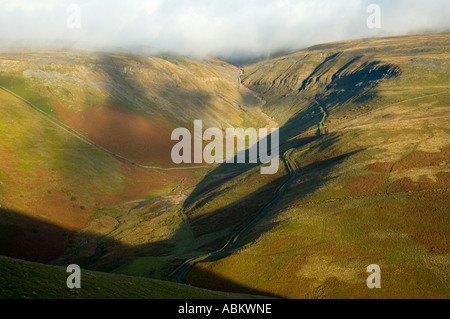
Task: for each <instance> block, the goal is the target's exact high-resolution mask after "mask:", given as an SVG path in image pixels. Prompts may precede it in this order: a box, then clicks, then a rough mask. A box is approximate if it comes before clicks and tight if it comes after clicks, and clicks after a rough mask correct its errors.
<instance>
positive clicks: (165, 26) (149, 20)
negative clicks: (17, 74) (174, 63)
mask: <svg viewBox="0 0 450 319" xmlns="http://www.w3.org/2000/svg"><path fill="white" fill-rule="evenodd" d="M371 3H375V4H378V5H380V7H381V22H382V25H381V28H380V29H369V28H368V27H367V25H366V20H367V18H368V16H369V13H367V12H366V9H367V6H368V5H369V4H371ZM70 4H76V5H79V7H80V9H81V11H80V23H81V25H80V26H81V28H79V29H78V28H73V29H70V28H68V27H67V19H68V18H69V16H70V14H71V12H68V11H67V9H68V7H69V5H70ZM448 12H450V2H449V1H448V0H428V1H426V0H397V1H391V0H379V1H374V0H373V1H368V0H297V1H296V0H245V1H243V0H226V1H224V0H203V1H202V0H145V1H138V0H127V1H117V0H96V1H94V0H79V1H74V0H72V1H66V0H40V1H36V0H0V38H1V39H2V41H3V42H4V43H14V42H17V43H58V42H64V43H70V44H71V45H73V46H77V47H91V48H102V47H103V48H112V47H115V48H118V47H121V48H130V50H132V49H133V48H136V50H137V48H147V49H148V50H153V51H154V52H163V51H164V52H166V51H170V52H175V53H179V54H190V55H221V56H227V55H233V54H236V53H241V54H247V55H250V56H251V55H264V54H270V53H273V52H276V51H278V50H293V49H299V48H303V47H306V46H309V45H313V44H318V43H323V42H329V41H338V40H345V39H354V38H362V37H373V36H389V35H401V34H410V33H420V32H424V31H427V32H439V31H446V30H449V29H450V20H449V19H448ZM27 41H31V42H27Z"/></svg>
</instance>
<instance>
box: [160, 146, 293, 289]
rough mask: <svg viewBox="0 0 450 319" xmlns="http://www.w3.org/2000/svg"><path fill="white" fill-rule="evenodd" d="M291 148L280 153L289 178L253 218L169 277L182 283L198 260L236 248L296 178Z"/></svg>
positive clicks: (185, 263) (223, 255)
mask: <svg viewBox="0 0 450 319" xmlns="http://www.w3.org/2000/svg"><path fill="white" fill-rule="evenodd" d="M292 151H293V149H290V150H288V151H286V152H285V153H284V154H283V155H282V159H283V162H284V163H285V165H286V168H287V169H288V171H289V176H290V177H289V179H288V180H287V181H286V182H285V183H283V184H282V185H281V186H279V187H278V189H277V190H276V192H275V195H274V197H273V198H272V199H271V200H270V201H269V202H267V203H266V204H265V205H264V206H263V207H261V208H260V209H259V210H258V212H257V213H256V214H255V216H254V217H253V219H252V220H251V221H250V222H249V223H248V224H247V225H246V226H244V227H243V228H241V229H240V230H239V231H237V232H236V233H235V234H234V235H233V236H232V237H231V238H230V240H229V241H228V242H227V243H226V244H225V245H224V246H223V247H222V248H220V249H218V250H216V251H213V252H210V253H208V254H206V255H203V256H200V257H196V258H192V259H189V260H187V261H185V262H184V263H183V264H182V265H181V266H180V267H178V268H177V269H175V271H173V272H172V273H171V274H170V275H169V277H173V276H175V275H176V276H177V277H176V279H177V282H178V283H184V282H183V276H184V275H185V274H186V273H187V272H188V271H189V270H190V269H192V268H193V267H194V266H195V265H196V264H198V263H200V262H204V261H207V260H208V259H217V258H223V257H225V256H227V254H229V253H230V252H231V251H233V250H234V249H236V248H237V247H238V245H239V244H240V243H241V241H242V240H243V238H244V237H245V235H247V233H248V232H249V231H250V230H251V229H252V228H253V227H254V226H255V225H256V224H257V223H258V222H259V221H260V220H261V219H262V218H264V216H266V215H267V214H268V213H269V211H270V210H271V208H272V207H273V206H275V205H276V204H277V203H278V202H279V201H280V200H281V199H282V198H283V196H284V195H285V193H286V190H287V188H288V187H289V186H290V185H291V184H292V183H293V182H294V181H295V179H297V177H298V175H299V173H298V167H297V165H296V163H295V161H294V160H293V159H292V158H291V157H290V156H291V153H292Z"/></svg>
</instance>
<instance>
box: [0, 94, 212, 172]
mask: <svg viewBox="0 0 450 319" xmlns="http://www.w3.org/2000/svg"><path fill="white" fill-rule="evenodd" d="M0 89H2V90H3V91H5V92H7V93H9V94H11V95H13V96H14V97H16V98H18V99H19V100H21V101H23V102H25V103H26V104H27V105H29V106H30V107H31V108H32V109H34V110H35V111H37V112H39V113H40V114H41V115H43V116H44V117H45V118H46V119H47V120H49V121H50V122H52V123H53V124H56V125H58V126H59V127H60V128H62V129H63V130H65V131H66V132H68V133H70V134H72V135H73V136H75V137H76V138H78V139H80V140H81V141H83V142H84V143H86V144H88V145H91V146H93V147H95V148H97V149H99V150H101V151H102V152H104V153H107V154H109V155H111V156H113V157H115V158H117V159H119V160H122V161H125V162H128V163H130V164H132V165H133V166H137V167H140V168H144V169H152V170H163V171H173V170H191V169H201V168H210V167H211V166H209V165H208V166H207V165H198V166H187V167H184V166H183V167H167V168H166V167H159V166H148V165H142V164H139V163H136V162H135V161H133V160H131V159H129V158H127V157H125V156H122V155H120V154H117V153H114V152H111V151H109V150H108V149H106V148H104V147H103V146H101V145H99V144H97V143H95V142H94V141H92V140H91V139H89V138H88V137H86V136H85V135H83V134H82V133H80V132H78V131H76V130H74V129H73V128H71V127H69V126H67V125H66V124H64V123H63V122H61V121H59V120H57V119H56V118H54V117H53V116H51V115H49V114H47V113H45V112H44V111H42V110H41V109H40V108H38V107H37V106H36V105H34V104H33V103H31V102H30V101H28V100H27V99H25V98H23V97H21V96H20V95H18V94H16V93H14V92H12V91H10V90H8V89H7V88H5V87H3V86H0Z"/></svg>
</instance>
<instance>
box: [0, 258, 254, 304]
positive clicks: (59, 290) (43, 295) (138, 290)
mask: <svg viewBox="0 0 450 319" xmlns="http://www.w3.org/2000/svg"><path fill="white" fill-rule="evenodd" d="M69 275H70V274H68V273H67V272H66V269H65V268H63V267H58V266H49V265H44V264H39V263H31V262H25V261H21V260H16V259H12V258H8V257H3V256H0V299H5V298H6V299H238V298H257V297H256V296H251V295H243V294H232V293H222V292H215V291H209V290H205V289H200V288H195V287H191V286H186V285H179V284H176V283H172V282H166V281H159V280H153V279H147V278H137V277H131V276H125V275H118V274H106V273H99V272H93V271H85V270H82V273H81V289H73V290H71V289H68V288H67V286H66V280H67V277H68V276H69Z"/></svg>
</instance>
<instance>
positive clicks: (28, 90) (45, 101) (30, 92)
mask: <svg viewBox="0 0 450 319" xmlns="http://www.w3.org/2000/svg"><path fill="white" fill-rule="evenodd" d="M0 86H4V87H5V88H7V89H8V90H10V91H12V92H14V93H16V94H17V95H19V96H21V97H23V98H24V99H26V100H28V101H30V102H31V103H32V104H34V105H36V106H37V107H38V108H39V109H40V110H42V111H44V112H45V113H47V114H49V115H54V114H55V108H54V106H53V105H52V101H51V100H50V99H49V98H46V97H43V96H41V95H39V93H38V92H36V90H35V89H33V82H32V80H27V79H24V78H21V77H15V76H0Z"/></svg>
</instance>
